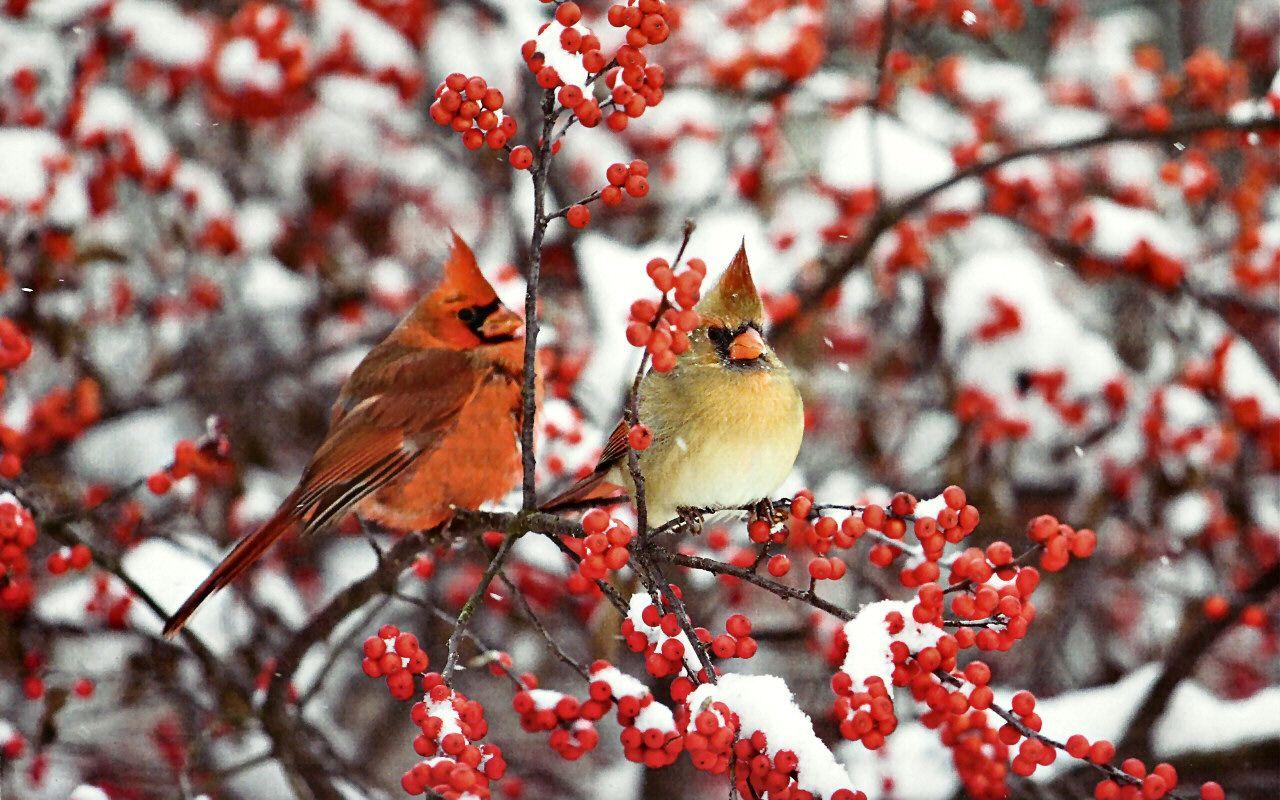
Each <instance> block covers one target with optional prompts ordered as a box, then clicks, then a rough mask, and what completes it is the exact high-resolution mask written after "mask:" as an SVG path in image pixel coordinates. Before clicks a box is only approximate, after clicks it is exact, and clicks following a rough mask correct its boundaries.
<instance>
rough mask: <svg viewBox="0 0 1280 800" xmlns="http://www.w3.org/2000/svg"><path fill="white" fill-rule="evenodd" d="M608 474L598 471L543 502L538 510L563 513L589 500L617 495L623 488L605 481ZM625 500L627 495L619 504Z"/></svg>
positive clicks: (620, 497)
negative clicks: (576, 504)
mask: <svg viewBox="0 0 1280 800" xmlns="http://www.w3.org/2000/svg"><path fill="white" fill-rule="evenodd" d="M608 474H609V473H608V472H607V471H604V472H601V471H596V472H593V473H591V474H590V475H588V476H587V477H585V478H583V479H582V480H580V481H578V482H577V483H575V484H574V485H572V486H570V487H569V488H568V489H565V490H564V491H563V492H561V493H560V494H558V495H556V496H555V497H553V498H551V499H550V500H547V501H545V502H543V503H542V504H541V505H539V506H538V510H539V511H545V512H549V513H550V512H555V511H562V510H564V509H567V508H569V507H570V506H573V505H574V504H575V503H582V502H585V501H587V500H598V499H601V498H605V497H610V496H613V495H616V494H617V493H618V491H619V490H621V489H622V487H621V486H619V485H617V484H616V483H610V482H609V481H607V480H605V478H606V477H608ZM625 499H626V495H625V494H624V495H621V496H619V497H618V501H619V502H621V501H623V500H625Z"/></svg>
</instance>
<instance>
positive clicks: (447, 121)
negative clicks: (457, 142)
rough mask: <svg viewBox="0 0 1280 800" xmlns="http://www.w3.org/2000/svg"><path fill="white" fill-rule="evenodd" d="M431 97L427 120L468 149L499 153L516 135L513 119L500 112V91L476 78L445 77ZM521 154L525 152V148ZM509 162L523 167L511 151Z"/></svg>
mask: <svg viewBox="0 0 1280 800" xmlns="http://www.w3.org/2000/svg"><path fill="white" fill-rule="evenodd" d="M435 98H436V99H435V102H434V103H432V104H431V107H430V109H428V113H429V114H430V115H431V119H433V120H434V121H435V123H436V124H437V125H440V126H442V127H449V128H452V129H453V130H454V131H455V132H456V133H458V134H459V135H461V136H462V144H463V145H464V146H465V147H466V148H467V149H468V150H479V149H480V148H481V147H483V146H484V145H488V146H489V149H491V150H501V149H503V148H504V147H506V146H507V142H508V141H510V139H511V138H512V137H513V136H515V135H516V128H517V125H516V119H515V117H509V116H507V115H506V114H504V113H503V111H502V103H503V97H502V92H500V91H498V90H497V89H494V88H492V87H490V86H489V84H488V83H487V82H486V81H485V79H484V78H482V77H480V76H479V75H473V76H471V77H469V78H468V77H467V76H466V75H463V74H462V73H461V72H455V73H453V74H451V75H449V76H448V77H447V78H445V79H444V82H443V83H441V84H440V85H439V86H437V87H436V94H435ZM523 152H525V153H528V148H524V151H523ZM511 163H512V165H513V166H517V167H518V168H520V169H524V168H525V167H520V166H519V165H518V164H516V157H515V151H512V155H511ZM530 163H532V155H530ZM526 166H527V165H526Z"/></svg>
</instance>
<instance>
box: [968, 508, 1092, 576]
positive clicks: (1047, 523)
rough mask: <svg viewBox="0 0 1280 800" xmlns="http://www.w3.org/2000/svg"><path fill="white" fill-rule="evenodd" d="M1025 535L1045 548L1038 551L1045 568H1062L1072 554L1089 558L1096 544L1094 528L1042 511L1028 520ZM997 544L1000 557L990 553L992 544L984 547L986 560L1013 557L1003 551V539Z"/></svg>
mask: <svg viewBox="0 0 1280 800" xmlns="http://www.w3.org/2000/svg"><path fill="white" fill-rule="evenodd" d="M1027 538H1028V539H1030V540H1031V541H1033V542H1035V543H1036V544H1038V545H1040V546H1042V547H1043V548H1044V552H1042V553H1041V554H1040V568H1041V569H1043V570H1045V571H1047V572H1058V571H1060V570H1062V569H1063V568H1065V567H1066V566H1067V562H1068V561H1069V560H1070V559H1071V558H1072V557H1075V558H1088V557H1089V556H1091V555H1093V551H1094V550H1095V549H1097V547H1098V536H1097V534H1095V533H1094V532H1093V531H1091V530H1089V529H1088V528H1081V529H1080V530H1076V529H1075V528H1072V527H1071V526H1070V525H1066V524H1064V523H1061V522H1058V520H1057V519H1055V518H1054V517H1051V516H1049V515H1048V514H1041V515H1040V516H1038V517H1036V518H1035V519H1033V520H1031V522H1030V523H1029V524H1028V525H1027ZM997 544H1002V545H1003V548H1002V549H1001V550H1000V551H999V552H998V553H996V554H995V555H996V556H998V557H999V559H1000V561H997V560H996V559H995V558H993V557H992V552H991V547H995V545H992V546H991V547H988V548H987V558H988V560H990V561H991V563H992V564H993V565H997V566H1003V565H1004V564H1008V563H1009V562H1010V560H1011V559H1012V557H1013V553H1012V551H1007V552H1006V549H1007V548H1008V545H1007V544H1004V543H1003V542H998V543H997ZM1001 562H1003V563H1001Z"/></svg>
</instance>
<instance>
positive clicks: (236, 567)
mask: <svg viewBox="0 0 1280 800" xmlns="http://www.w3.org/2000/svg"><path fill="white" fill-rule="evenodd" d="M293 508H294V498H293V497H290V498H288V499H287V500H285V502H284V504H283V505H281V507H280V510H279V511H277V512H276V513H275V516H273V517H272V518H271V519H269V520H267V522H266V524H265V525H263V526H262V527H261V528H258V529H257V530H256V531H254V532H253V533H251V534H249V535H248V536H246V537H244V538H243V539H241V540H240V541H239V542H238V543H236V546H235V547H234V548H233V549H232V550H231V552H230V553H228V554H227V557H226V558H224V559H222V562H221V563H219V564H218V566H216V567H214V568H213V572H211V573H209V577H207V578H205V579H204V583H201V584H200V585H199V586H198V587H197V588H196V590H195V591H194V592H192V593H191V596H190V597H188V598H187V599H186V602H184V603H183V604H182V606H181V607H180V608H179V609H178V610H177V611H175V612H174V613H173V616H171V617H169V621H168V622H166V623H165V626H164V635H165V637H166V638H173V637H174V636H175V635H177V633H178V631H180V630H182V626H183V625H186V624H187V620H188V619H189V618H190V617H191V615H192V614H194V613H195V611H196V609H197V608H199V607H200V604H201V603H203V602H204V601H205V600H206V599H208V597H209V595H211V594H213V593H214V592H216V591H218V590H219V589H221V588H222V587H224V586H226V585H227V584H229V583H231V582H232V581H233V580H235V579H236V578H237V577H238V576H239V575H240V574H241V573H243V572H244V571H245V570H247V569H248V568H249V567H250V566H251V565H252V564H253V563H254V562H255V561H257V560H258V559H259V558H260V557H261V556H262V554H263V553H265V552H267V550H268V549H270V547H271V545H273V544H275V541H276V540H277V539H279V538H280V536H281V535H282V534H283V533H284V532H285V531H287V530H289V529H290V528H292V527H293V526H294V525H295V524H296V523H297V522H298V520H297V519H296V518H295V516H294V513H293Z"/></svg>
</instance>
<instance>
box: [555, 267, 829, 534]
mask: <svg viewBox="0 0 1280 800" xmlns="http://www.w3.org/2000/svg"><path fill="white" fill-rule="evenodd" d="M697 310H698V313H699V314H700V315H701V316H702V325H701V327H699V328H697V329H696V330H694V331H693V332H692V333H691V334H690V336H689V339H690V347H689V349H688V350H686V351H685V352H683V353H681V354H680V355H679V357H677V359H676V366H675V368H674V369H672V370H671V371H670V372H665V373H663V372H653V371H651V372H649V374H648V375H646V376H645V377H644V380H643V381H642V382H641V384H640V394H639V398H638V399H639V414H640V422H641V423H643V424H644V425H646V426H648V428H649V429H650V430H651V431H652V432H653V442H652V443H651V444H650V446H649V447H648V449H646V450H643V451H641V452H640V453H639V455H638V459H639V464H640V474H641V475H642V476H643V477H644V484H645V501H646V505H647V507H648V523H649V524H650V525H661V524H662V523H664V522H667V521H669V520H671V519H674V518H675V517H676V516H678V515H680V514H681V512H682V510H683V509H694V508H731V507H735V506H741V505H744V504H747V503H754V502H756V501H759V500H764V499H767V498H768V496H769V495H770V494H771V493H772V492H773V491H774V490H775V489H777V488H778V486H780V485H781V484H782V482H783V481H784V480H785V479H786V477H787V474H788V473H789V472H790V471H791V467H792V465H793V464H794V463H795V460H796V454H797V453H799V452H800V440H801V438H802V437H803V435H804V406H803V403H802V402H801V400H800V393H799V392H798V391H796V387H795V384H794V383H793V382H792V380H791V374H790V373H789V372H788V371H787V368H786V366H785V365H784V364H783V363H782V362H781V361H779V360H778V356H777V354H775V353H774V352H773V349H772V348H770V347H769V345H768V344H766V343H765V341H764V337H763V336H762V335H761V330H762V328H763V326H764V303H762V302H761V300H760V295H759V294H758V293H757V292H756V287H755V283H754V282H753V281H752V280H751V267H750V266H749V265H748V264H747V253H746V248H745V247H743V248H740V249H739V250H738V254H737V255H736V256H734V259H733V262H732V263H731V264H730V265H729V269H728V270H726V271H725V273H724V274H723V275H722V276H721V277H720V280H719V281H718V282H717V283H716V285H715V287H714V288H713V289H712V290H711V291H710V292H709V293H708V294H707V296H706V297H705V298H703V300H702V302H701V303H699V304H698V306H697ZM627 434H628V426H627V425H626V423H625V422H623V423H622V424H620V425H618V427H617V429H616V430H614V432H613V435H612V436H610V437H609V442H608V444H606V445H605V448H604V452H603V453H602V454H601V456H600V462H599V464H597V465H596V468H595V470H594V471H593V472H592V473H591V475H589V476H587V477H586V478H584V479H583V480H581V481H579V482H578V483H577V484H575V485H574V486H572V487H570V488H569V489H568V490H567V491H565V492H564V493H563V494H561V495H559V496H558V497H556V498H554V499H553V500H550V501H548V502H546V503H544V504H543V508H544V509H545V510H550V511H554V510H555V509H556V508H560V507H563V506H565V505H567V504H569V503H573V502H577V501H581V500H585V499H589V498H596V497H604V496H607V495H608V493H609V492H610V491H614V490H616V485H615V484H618V483H621V484H622V485H624V486H625V487H626V488H627V489H628V491H632V492H634V488H635V487H634V486H633V484H632V480H631V474H630V472H629V470H628V469H627V457H626V456H627Z"/></svg>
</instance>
